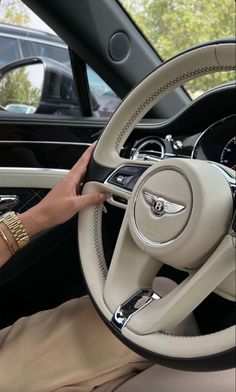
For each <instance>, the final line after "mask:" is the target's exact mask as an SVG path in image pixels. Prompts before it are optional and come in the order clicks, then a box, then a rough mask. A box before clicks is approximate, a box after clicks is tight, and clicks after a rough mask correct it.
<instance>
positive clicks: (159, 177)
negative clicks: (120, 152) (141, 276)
mask: <svg viewBox="0 0 236 392" xmlns="http://www.w3.org/2000/svg"><path fill="white" fill-rule="evenodd" d="M229 185H230V183H229V181H228V180H227V178H226V176H225V175H224V174H222V171H220V170H219V169H218V168H217V167H215V165H213V164H211V163H209V162H206V161H196V160H191V159H180V158H171V159H166V160H165V161H162V162H159V163H157V164H154V165H152V166H151V167H150V168H149V169H148V170H147V171H146V172H145V173H144V174H143V175H142V177H141V178H140V179H139V181H138V182H137V184H136V186H135V188H134V190H133V193H132V195H131V198H130V201H129V203H128V211H127V212H128V219H129V228H130V232H131V235H132V237H133V239H134V241H135V242H136V244H137V245H138V246H139V247H140V248H141V249H142V250H144V251H145V252H146V253H148V254H150V256H152V257H154V258H155V259H157V260H158V261H160V262H164V263H166V264H169V265H171V266H172V267H174V268H178V269H182V270H185V271H194V270H196V269H198V268H199V267H201V265H202V264H203V263H204V262H205V261H206V260H207V258H208V257H209V254H211V252H213V251H214V249H215V247H216V246H217V244H218V243H219V241H221V240H222V238H223V237H224V235H226V234H227V233H228V232H229V230H230V225H231V222H232V216H233V197H232V192H231V187H230V186H229Z"/></svg>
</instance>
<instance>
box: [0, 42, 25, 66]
mask: <svg viewBox="0 0 236 392" xmlns="http://www.w3.org/2000/svg"><path fill="white" fill-rule="evenodd" d="M20 57H21V56H20V51H19V45H18V40H17V39H13V38H9V37H1V35H0V67H2V66H3V65H6V64H8V63H11V62H12V61H15V60H18V59H20Z"/></svg>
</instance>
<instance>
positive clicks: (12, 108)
mask: <svg viewBox="0 0 236 392" xmlns="http://www.w3.org/2000/svg"><path fill="white" fill-rule="evenodd" d="M5 110H7V111H8V112H13V113H26V114H30V113H35V110H36V108H35V107H34V106H30V105H22V104H19V103H18V104H13V103H10V104H9V105H7V106H5Z"/></svg>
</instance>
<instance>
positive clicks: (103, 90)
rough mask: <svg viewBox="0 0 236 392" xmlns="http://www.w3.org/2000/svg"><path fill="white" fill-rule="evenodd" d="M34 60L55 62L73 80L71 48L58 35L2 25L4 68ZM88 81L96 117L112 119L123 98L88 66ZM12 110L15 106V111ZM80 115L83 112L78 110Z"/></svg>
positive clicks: (0, 38) (0, 43)
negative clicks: (12, 63)
mask: <svg viewBox="0 0 236 392" xmlns="http://www.w3.org/2000/svg"><path fill="white" fill-rule="evenodd" d="M30 57H44V58H46V59H52V60H55V61H56V62H58V63H59V64H60V65H64V67H65V69H67V73H68V74H71V77H72V70H71V65H70V55H69V51H68V46H67V45H66V44H65V43H64V42H63V41H62V40H61V39H60V38H59V37H58V36H57V35H55V34H50V33H47V32H43V31H38V30H34V29H30V28H23V27H17V26H12V25H7V24H0V68H1V67H2V66H6V65H7V64H9V63H11V62H14V61H18V60H20V59H25V58H30ZM87 77H88V82H89V86H90V92H91V101H92V105H93V111H94V113H95V115H96V116H98V117H109V116H110V115H111V114H112V113H113V112H114V110H115V109H116V107H117V106H118V105H119V103H120V98H119V97H118V96H117V95H116V94H115V93H114V91H113V90H112V89H111V88H110V87H109V86H108V84H107V83H105V82H104V80H103V79H102V78H101V77H100V76H99V75H98V74H97V73H96V72H95V71H94V70H93V69H92V68H91V67H89V66H88V65H87ZM12 108H13V107H12V106H11V110H12ZM7 110H8V109H7ZM77 112H79V109H78V108H77ZM28 113H30V112H28Z"/></svg>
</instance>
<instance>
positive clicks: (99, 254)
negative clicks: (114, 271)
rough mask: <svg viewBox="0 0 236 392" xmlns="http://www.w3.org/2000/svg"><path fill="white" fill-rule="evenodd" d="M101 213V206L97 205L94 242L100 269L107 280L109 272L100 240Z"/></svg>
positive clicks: (94, 217)
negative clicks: (105, 264)
mask: <svg viewBox="0 0 236 392" xmlns="http://www.w3.org/2000/svg"><path fill="white" fill-rule="evenodd" d="M99 211H100V205H97V206H96V207H95V208H94V213H93V241H94V247H95V252H96V257H97V261H98V266H99V269H100V271H101V273H102V276H103V278H104V279H105V280H106V277H107V271H106V269H105V266H104V257H103V251H102V248H101V245H100V241H99V239H100V232H99V226H100V225H99V223H100V219H99Z"/></svg>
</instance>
